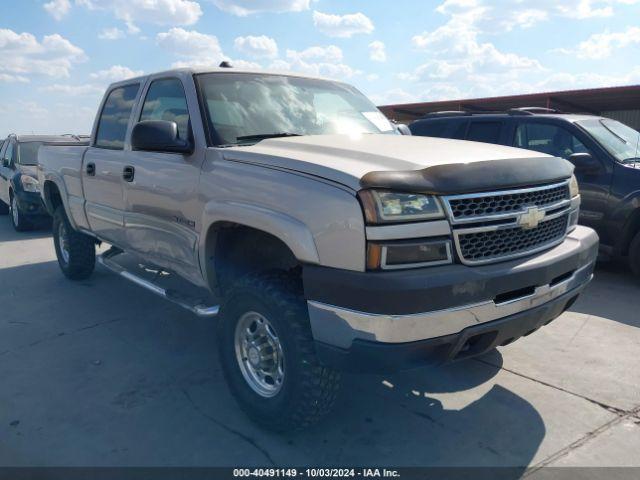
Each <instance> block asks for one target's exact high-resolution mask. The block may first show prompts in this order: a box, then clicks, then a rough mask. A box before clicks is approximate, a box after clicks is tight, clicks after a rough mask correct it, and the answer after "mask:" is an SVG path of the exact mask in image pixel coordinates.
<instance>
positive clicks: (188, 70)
mask: <svg viewBox="0 0 640 480" xmlns="http://www.w3.org/2000/svg"><path fill="white" fill-rule="evenodd" d="M202 73H248V74H256V73H257V74H261V75H279V76H285V77H297V78H310V79H314V80H325V81H328V82H336V83H344V82H341V81H340V80H335V79H332V78H326V77H321V76H318V75H307V74H304V73H299V72H291V71H283V70H266V69H262V68H236V67H181V68H172V69H169V70H162V71H159V72H153V73H149V74H146V75H140V76H138V77H132V78H127V79H126V80H120V81H118V82H114V83H112V84H111V86H114V85H119V84H127V83H131V82H132V81H136V80H138V81H140V82H142V81H144V80H145V79H147V78H148V77H150V76H152V75H153V76H158V75H159V76H162V75H167V76H169V75H176V74H186V75H198V74H202ZM111 86H110V87H109V88H111Z"/></svg>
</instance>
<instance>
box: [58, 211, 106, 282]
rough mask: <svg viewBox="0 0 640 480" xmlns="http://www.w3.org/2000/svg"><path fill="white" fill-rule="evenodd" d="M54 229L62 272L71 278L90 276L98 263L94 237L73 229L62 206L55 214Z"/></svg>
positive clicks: (79, 278) (82, 278) (78, 278)
mask: <svg viewBox="0 0 640 480" xmlns="http://www.w3.org/2000/svg"><path fill="white" fill-rule="evenodd" d="M52 230H53V243H54V245H55V248H56V256H57V257H58V264H59V265H60V269H61V270H62V273H64V275H65V276H66V277H67V278H70V279H71V280H84V279H85V278H88V277H89V276H90V275H91V274H92V273H93V269H94V268H95V264H96V244H95V241H94V239H93V238H92V237H90V236H88V235H85V234H84V233H80V232H78V231H76V230H74V229H73V227H72V226H71V224H70V223H69V220H68V219H67V214H66V213H65V211H64V207H62V206H59V207H58V208H57V210H56V212H55V214H54V215H53V228H52Z"/></svg>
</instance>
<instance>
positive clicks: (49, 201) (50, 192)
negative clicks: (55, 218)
mask: <svg viewBox="0 0 640 480" xmlns="http://www.w3.org/2000/svg"><path fill="white" fill-rule="evenodd" d="M43 188H44V200H45V206H46V207H47V210H49V213H50V214H51V215H53V214H54V213H55V211H56V209H57V208H58V207H59V206H60V205H62V195H60V190H59V189H58V186H57V185H56V184H55V183H54V182H52V181H51V180H48V181H46V182H45V183H44V187H43Z"/></svg>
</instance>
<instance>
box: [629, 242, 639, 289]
mask: <svg viewBox="0 0 640 480" xmlns="http://www.w3.org/2000/svg"><path fill="white" fill-rule="evenodd" d="M629 266H630V267H631V271H632V272H633V274H634V275H635V276H636V277H638V278H640V232H638V233H636V236H635V237H633V240H631V245H629Z"/></svg>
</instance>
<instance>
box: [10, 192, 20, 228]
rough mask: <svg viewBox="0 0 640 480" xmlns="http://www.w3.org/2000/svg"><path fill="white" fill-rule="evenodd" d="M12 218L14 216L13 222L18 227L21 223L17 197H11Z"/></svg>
mask: <svg viewBox="0 0 640 480" xmlns="http://www.w3.org/2000/svg"><path fill="white" fill-rule="evenodd" d="M11 218H13V224H14V225H15V226H16V227H17V226H18V225H19V224H20V213H19V212H18V202H17V201H16V197H13V198H12V199H11Z"/></svg>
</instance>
